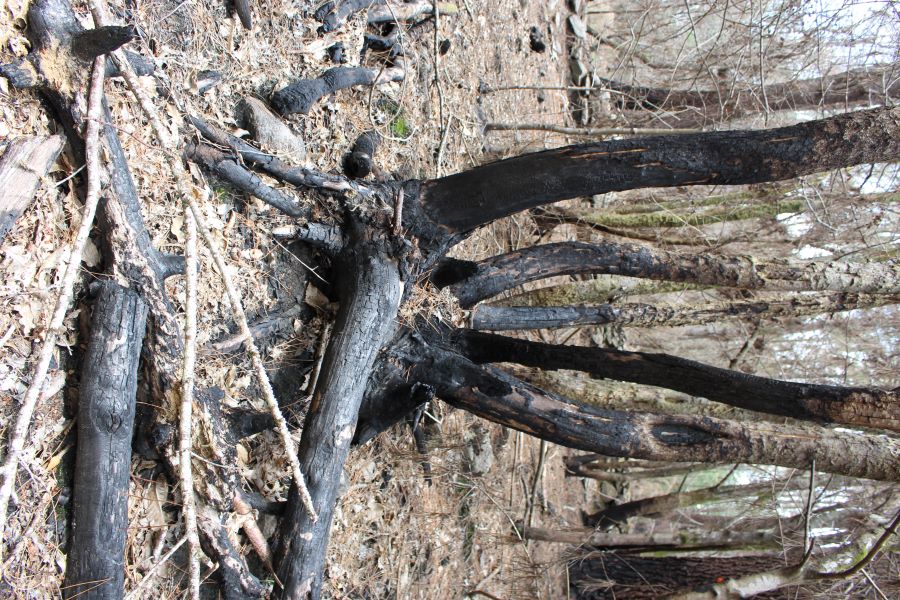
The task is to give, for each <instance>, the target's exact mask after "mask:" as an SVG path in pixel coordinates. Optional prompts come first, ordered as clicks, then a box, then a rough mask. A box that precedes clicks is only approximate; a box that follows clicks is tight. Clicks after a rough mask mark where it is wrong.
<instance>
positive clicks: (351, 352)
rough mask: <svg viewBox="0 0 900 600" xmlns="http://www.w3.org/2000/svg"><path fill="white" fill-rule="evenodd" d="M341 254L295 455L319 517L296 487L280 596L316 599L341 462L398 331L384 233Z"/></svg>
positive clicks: (280, 559) (361, 235)
mask: <svg viewBox="0 0 900 600" xmlns="http://www.w3.org/2000/svg"><path fill="white" fill-rule="evenodd" d="M353 241H354V244H353V245H351V246H350V247H348V249H347V250H345V251H344V253H343V254H342V256H341V257H340V259H339V268H338V269H335V272H336V273H341V280H340V281H339V286H340V298H341V306H340V310H339V312H338V317H337V321H336V323H335V325H334V329H333V333H332V335H331V339H330V340H329V343H328V349H327V351H326V354H325V358H324V360H323V363H322V370H321V376H320V377H319V380H318V383H317V385H316V388H315V390H314V391H313V397H312V402H311V404H310V408H309V412H308V413H307V416H306V421H305V423H304V426H303V433H302V435H301V438H300V448H299V451H298V456H299V458H300V464H301V468H302V471H303V473H304V474H305V476H306V478H307V484H308V487H309V492H310V495H311V496H312V500H313V505H314V506H315V509H316V511H317V512H318V521H315V522H314V521H312V520H311V519H310V516H309V515H308V514H307V513H306V511H305V510H304V508H303V505H302V503H301V502H300V498H299V494H298V491H297V488H296V486H292V488H291V492H290V497H289V498H288V506H287V509H286V511H285V520H284V521H283V525H282V528H281V531H280V532H279V535H278V543H277V547H276V549H275V569H276V573H277V575H278V577H279V579H280V581H281V582H282V584H283V585H284V587H283V589H281V590H280V591H277V592H276V594H277V597H280V598H291V599H294V598H298V599H299V598H307V597H311V598H318V597H319V595H320V594H321V587H322V574H323V571H324V563H325V550H326V548H327V545H328V539H329V531H330V529H331V518H332V513H333V510H334V504H335V501H336V499H337V492H338V486H339V484H340V479H341V471H342V469H343V466H344V461H345V460H346V458H347V454H348V452H349V450H350V442H351V441H352V440H353V436H354V433H355V431H356V426H357V417H358V414H359V407H360V404H361V402H362V399H363V394H364V393H365V390H366V384H367V381H368V376H369V374H370V373H371V371H372V367H373V365H374V363H375V359H376V357H377V355H378V352H379V350H380V349H381V347H382V345H384V344H385V343H386V342H387V341H388V340H389V339H390V337H391V335H393V332H394V329H395V328H396V325H395V323H394V318H395V317H396V315H397V310H398V308H399V303H400V296H401V290H402V285H401V280H400V272H399V270H398V265H397V262H396V260H394V259H391V258H389V255H388V252H387V250H386V245H385V240H383V239H382V240H378V239H371V237H370V232H368V231H361V232H357V236H356V239H355V240H353Z"/></svg>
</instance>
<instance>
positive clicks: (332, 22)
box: [314, 0, 384, 33]
mask: <svg viewBox="0 0 900 600" xmlns="http://www.w3.org/2000/svg"><path fill="white" fill-rule="evenodd" d="M378 4H384V0H335V1H334V2H326V3H325V4H323V5H322V6H320V7H319V9H318V10H317V11H316V13H315V15H314V16H315V18H316V20H318V21H321V22H322V26H321V27H319V32H320V33H329V32H332V31H335V30H337V29H340V28H341V27H343V26H344V25H345V24H346V23H347V19H349V18H350V17H351V16H352V15H353V14H354V13H357V12H359V11H361V10H365V9H367V8H369V7H370V6H376V5H378Z"/></svg>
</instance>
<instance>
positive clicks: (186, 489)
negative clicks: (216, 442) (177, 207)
mask: <svg viewBox="0 0 900 600" xmlns="http://www.w3.org/2000/svg"><path fill="white" fill-rule="evenodd" d="M184 225H185V242H184V258H185V271H186V274H187V277H186V283H187V285H186V292H185V296H186V298H185V319H184V369H183V371H182V373H181V390H182V391H181V411H180V415H179V419H180V422H179V444H178V455H179V463H180V465H181V469H180V471H181V472H180V475H181V498H182V508H181V512H182V514H183V515H184V529H185V534H186V536H185V537H187V542H188V566H189V567H188V572H189V574H190V590H191V598H192V599H193V600H200V536H199V535H198V534H197V508H196V500H195V498H194V478H193V476H192V474H191V441H192V437H191V422H192V415H191V413H192V411H193V403H194V363H195V362H196V359H197V270H198V266H199V265H198V263H199V261H198V260H197V224H196V223H195V222H194V219H193V217H191V214H190V210H189V208H188V206H187V205H185V206H184Z"/></svg>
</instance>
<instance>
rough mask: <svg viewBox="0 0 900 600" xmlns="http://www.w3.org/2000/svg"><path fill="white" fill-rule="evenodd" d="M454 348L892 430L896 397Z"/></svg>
mask: <svg viewBox="0 0 900 600" xmlns="http://www.w3.org/2000/svg"><path fill="white" fill-rule="evenodd" d="M454 343H455V345H456V347H457V348H459V349H460V350H461V351H462V352H463V354H465V355H466V356H468V357H469V358H470V359H472V360H474V361H475V362H478V363H498V362H512V363H518V364H522V365H526V366H530V367H537V368H541V369H552V370H557V369H572V370H576V371H584V372H586V373H589V374H590V375H591V376H592V377H598V378H606V379H614V380H618V381H629V382H632V383H640V384H645V385H655V386H658V387H663V388H666V389H671V390H676V391H679V392H684V393H685V394H690V395H692V396H700V397H703V398H707V399H709V400H712V401H714V402H721V403H723V404H728V405H730V406H737V407H739V408H744V409H748V410H755V411H758V412H764V413H768V414H774V415H782V416H786V417H793V418H796V419H804V420H815V421H821V422H823V423H839V424H844V425H856V426H860V427H872V428H878V429H887V430H889V431H900V391H883V390H878V389H874V388H861V387H840V386H832V385H816V384H808V383H797V382H793V381H781V380H778V379H768V378H765V377H758V376H756V375H749V374H747V373H742V372H740V371H731V370H728V369H720V368H718V367H713V366H710V365H706V364H703V363H700V362H696V361H693V360H688V359H685V358H681V357H678V356H671V355H668V354H651V353H644V352H626V351H623V350H613V349H608V348H584V347H580V346H563V345H553V344H543V343H539V342H531V341H527V340H519V339H514V338H509V337H505V336H500V335H496V334H490V333H484V332H478V331H472V330H459V331H458V332H456V333H455V334H454Z"/></svg>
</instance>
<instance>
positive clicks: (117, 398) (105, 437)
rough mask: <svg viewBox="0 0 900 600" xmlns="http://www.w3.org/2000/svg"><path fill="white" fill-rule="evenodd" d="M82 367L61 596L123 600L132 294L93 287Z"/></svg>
mask: <svg viewBox="0 0 900 600" xmlns="http://www.w3.org/2000/svg"><path fill="white" fill-rule="evenodd" d="M96 287H97V298H96V301H95V302H94V310H93V313H92V315H91V333H90V339H89V341H88V348H87V353H86V355H85V358H84V362H83V366H82V376H81V387H80V389H79V401H78V444H77V446H76V458H75V477H74V478H75V490H74V501H73V507H72V538H71V544H70V547H69V548H70V549H69V554H68V557H67V560H66V577H65V585H64V587H63V589H64V595H65V597H66V598H97V599H100V598H121V597H122V594H123V591H124V585H125V558H124V551H125V536H126V534H127V532H128V483H129V477H130V475H131V436H132V430H133V427H134V412H135V395H136V393H137V366H138V358H139V357H140V352H141V345H142V342H143V339H144V330H145V329H146V322H147V305H146V304H144V302H143V301H142V300H141V299H140V297H139V296H138V294H137V293H136V292H135V291H134V290H130V289H127V288H123V287H122V286H120V285H118V284H116V283H114V282H112V281H103V282H101V283H99V284H98V285H97V286H96Z"/></svg>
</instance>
